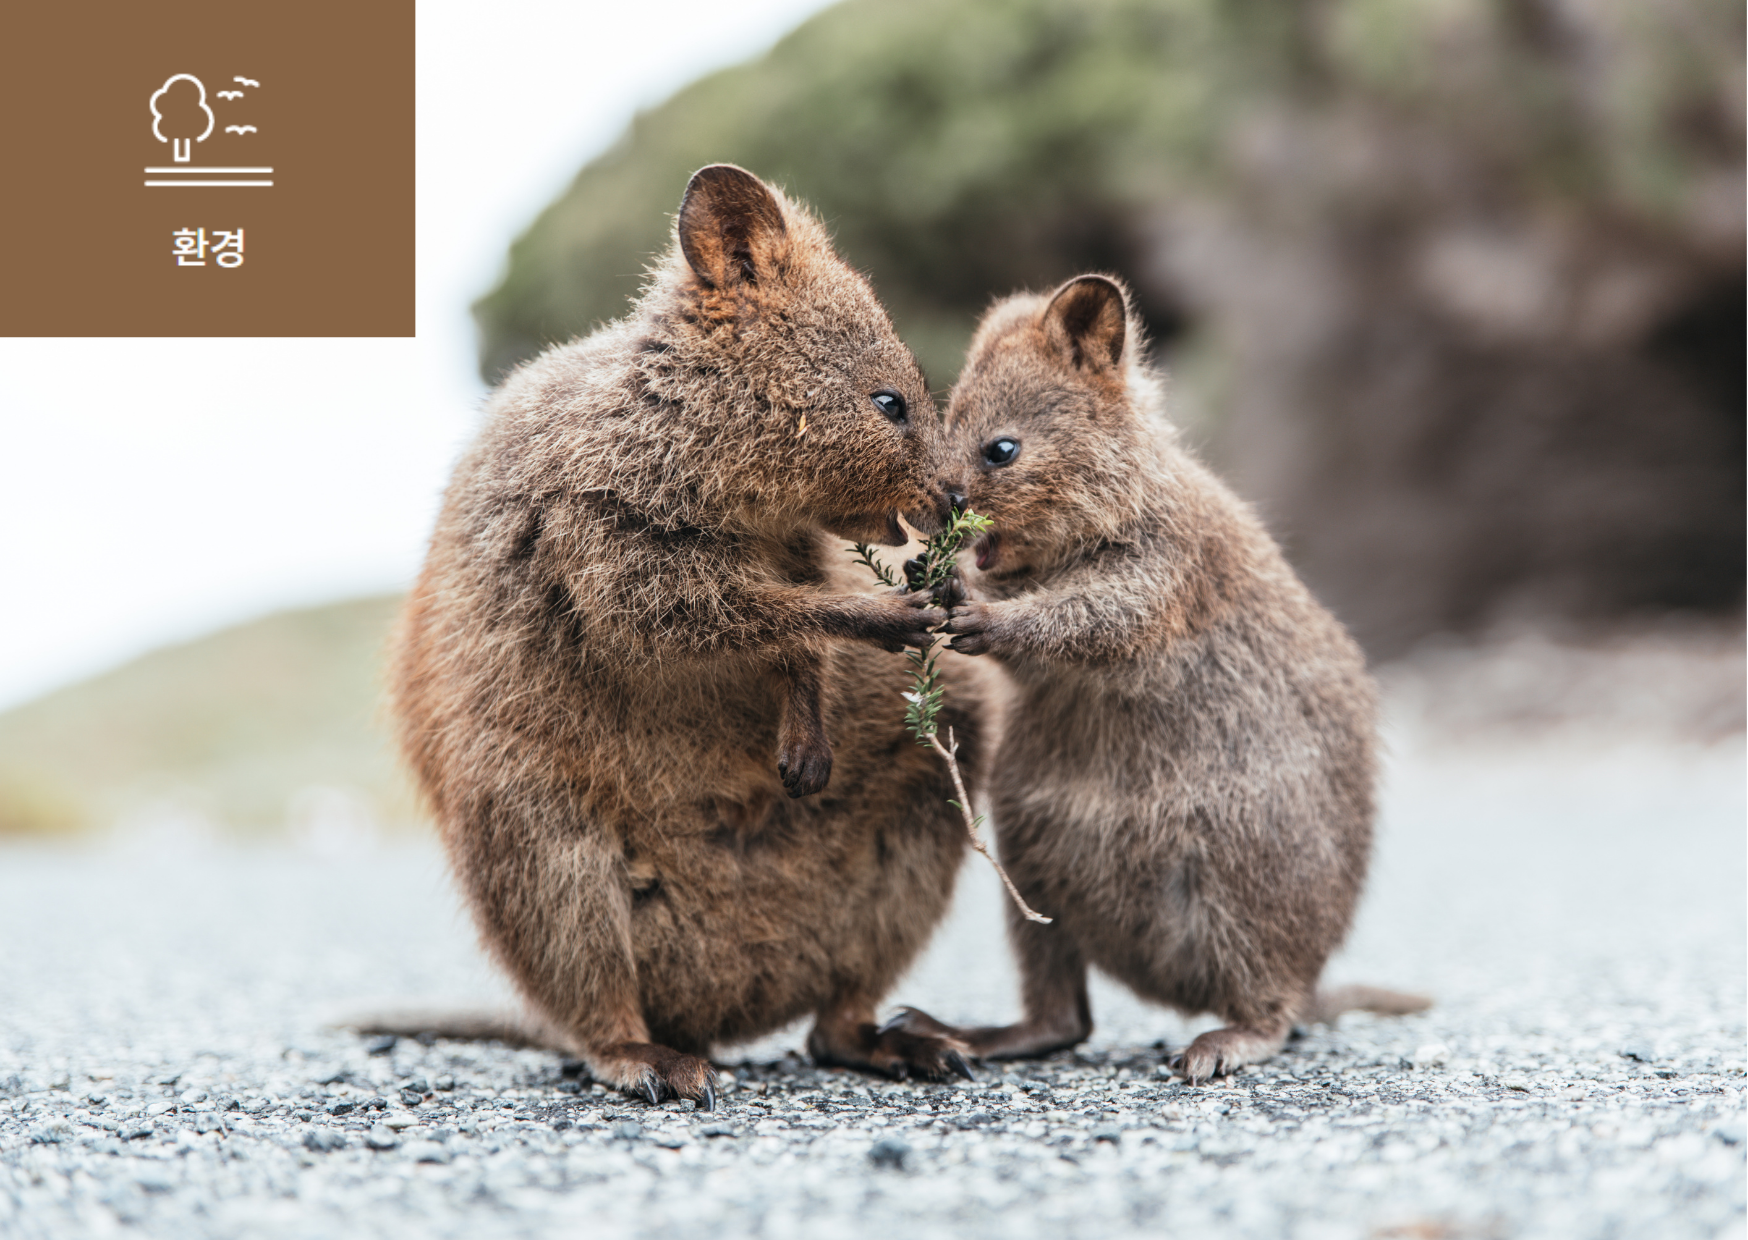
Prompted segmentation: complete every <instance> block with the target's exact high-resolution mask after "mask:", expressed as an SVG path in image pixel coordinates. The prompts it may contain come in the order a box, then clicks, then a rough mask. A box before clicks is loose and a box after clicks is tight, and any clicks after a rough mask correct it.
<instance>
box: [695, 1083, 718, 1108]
mask: <svg viewBox="0 0 1748 1240" xmlns="http://www.w3.org/2000/svg"><path fill="white" fill-rule="evenodd" d="M698 1109H699V1110H700V1111H714V1110H716V1086H715V1085H713V1084H711V1083H710V1082H709V1081H705V1082H704V1097H703V1098H701V1099H700V1100H699V1102H698Z"/></svg>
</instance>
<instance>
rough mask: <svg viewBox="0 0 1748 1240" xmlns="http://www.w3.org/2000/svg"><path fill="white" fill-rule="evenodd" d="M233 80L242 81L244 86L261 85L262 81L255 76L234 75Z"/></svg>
mask: <svg viewBox="0 0 1748 1240" xmlns="http://www.w3.org/2000/svg"><path fill="white" fill-rule="evenodd" d="M231 81H233V82H241V83H242V84H243V85H244V86H259V85H261V83H259V82H257V81H256V80H255V79H254V78H246V77H234V78H232V79H231Z"/></svg>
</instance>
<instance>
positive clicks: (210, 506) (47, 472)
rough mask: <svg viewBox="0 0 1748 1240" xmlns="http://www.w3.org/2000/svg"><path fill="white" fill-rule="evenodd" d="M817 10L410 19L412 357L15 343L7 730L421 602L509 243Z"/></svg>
mask: <svg viewBox="0 0 1748 1240" xmlns="http://www.w3.org/2000/svg"><path fill="white" fill-rule="evenodd" d="M823 7H825V0H737V3H735V4H722V3H720V2H707V0H640V2H639V3H637V4H625V3H617V4H600V3H579V2H577V0H569V2H564V0H553V2H548V0H499V2H498V3H496V4H493V5H491V6H489V7H483V8H482V7H481V6H479V5H477V4H466V3H456V2H454V0H420V2H419V6H418V91H419V114H418V134H419V137H418V143H419V149H418V165H419V174H418V175H419V182H418V189H419V198H418V210H419V217H418V280H419V285H418V336H417V338H416V339H412V340H247V339H224V340H101V339H96V340H17V339H0V531H3V532H0V583H4V584H3V585H0V600H3V601H4V606H0V709H4V708H5V707H7V706H10V705H13V704H15V703H17V702H20V701H24V700H26V699H28V698H31V697H34V696H36V695H38V694H40V693H42V692H44V691H46V690H48V689H52V688H54V687H56V686H57V685H60V684H63V683H66V682H69V681H73V680H77V679H81V678H83V677H85V676H88V675H90V674H92V673H94V672H99V671H102V670H104V669H105V668H107V667H110V666H113V665H115V664H117V663H120V662H123V661H125V660H126V659H128V658H131V657H132V656H134V655H136V654H139V653H141V652H143V651H145V650H148V649H151V648H152V647H154V646H157V645H161V644H163V643H165V642H168V641H177V640H182V639H186V638H190V637H195V636H198V635H200V634H202V633H205V632H209V631H211V630H213V629H215V628H219V627H222V626H224V625H226V624H230V623H234V622H236V621H239V620H244V619H248V618H250V617H252V616H256V615H260V614H262V613H264V612H268V611H271V610H274V609H276V608H279V607H284V606H288V605H294V604H306V603H318V602H325V601H328V600H332V599H337V598H344V597H348V596H351V595H357V594H362V593H370V592H376V591H383V590H393V589H400V588H403V587H405V586H406V585H407V584H408V583H409V582H410V581H411V580H412V577H413V575H414V573H415V572H416V571H417V569H418V565H419V561H420V558H421V556H422V554H423V551H424V541H425V538H426V536H427V534H428V533H429V531H430V526H431V522H432V520H433V518H434V516H435V512H436V503H437V498H438V494H439V492H440V490H441V488H442V486H443V483H444V481H445V479H446V477H447V474H448V471H449V467H450V464H451V463H452V462H453V460H454V459H455V455H456V453H457V452H458V451H459V449H460V447H461V445H462V444H463V442H465V440H466V438H467V437H468V436H469V434H470V433H471V431H472V428H473V426H474V419H475V416H476V410H477V409H478V406H479V403H480V401H481V399H482V397H483V395H484V391H483V389H482V387H481V385H480V383H479V380H478V378H477V376H476V372H475V369H474V367H475V352H474V336H473V326H472V321H471V320H470V318H469V317H468V313H467V307H468V304H469V303H470V302H471V301H472V300H473V299H474V298H475V297H477V296H478V295H479V294H480V293H482V292H484V291H485V290H486V289H487V288H488V287H489V286H490V285H491V283H492V281H493V279H494V277H495V276H496V274H497V272H498V270H499V268H500V265H501V264H502V262H503V258H504V253H505V250H506V247H507V246H508V243H509V241H510V239H511V238H512V237H513V236H514V235H515V234H516V233H518V232H519V231H521V229H522V228H523V227H525V226H526V225H527V223H528V222H529V221H530V220H531V219H532V218H533V216H534V214H535V213H536V212H538V211H539V209H540V208H541V207H542V206H544V205H545V204H546V203H547V202H548V201H550V200H551V199H552V198H553V197H554V196H555V195H556V194H557V193H558V192H559V191H560V190H562V189H563V188H564V186H565V184H566V183H567V182H568V181H569V180H570V178H571V177H572V176H573V175H574V174H575V173H576V170H577V169H578V168H579V167H581V166H582V164H583V163H584V162H585V161H586V160H587V159H588V158H589V157H590V156H592V155H594V154H595V153H597V152H598V151H600V150H602V149H604V148H605V147H606V146H607V145H608V144H609V143H610V142H611V141H612V140H613V139H614V138H615V137H617V136H618V134H619V133H620V131H621V130H622V129H623V128H624V126H625V125H626V123H627V122H628V121H629V120H630V119H631V116H632V113H633V112H635V111H636V110H637V109H639V108H644V107H648V106H650V105H652V104H654V103H658V102H660V101H661V100H662V99H663V98H665V97H666V96H668V95H669V94H671V93H672V92H673V91H674V90H676V89H678V88H679V87H681V86H683V85H685V84H686V83H687V82H689V81H691V80H692V79H693V78H696V77H697V76H699V75H700V74H701V73H704V72H706V71H708V70H711V69H715V68H719V67H721V66H723V65H727V64H732V63H734V62H736V61H739V60H743V59H745V58H747V57H748V56H751V55H754V54H756V53H758V52H760V51H762V50H763V49H764V48H766V47H768V46H770V44H772V43H773V42H775V41H776V40H777V39H778V38H779V37H781V36H782V35H783V34H784V33H785V32H786V31H788V30H790V29H791V28H793V27H794V26H795V25H797V24H798V23H799V22H800V21H801V20H802V19H803V18H805V17H806V16H808V15H809V14H811V13H813V12H814V11H816V10H818V9H821V8H823ZM680 188H681V187H678V186H676V187H675V193H676V196H677V195H678V193H679V189H680ZM676 202H677V197H676Z"/></svg>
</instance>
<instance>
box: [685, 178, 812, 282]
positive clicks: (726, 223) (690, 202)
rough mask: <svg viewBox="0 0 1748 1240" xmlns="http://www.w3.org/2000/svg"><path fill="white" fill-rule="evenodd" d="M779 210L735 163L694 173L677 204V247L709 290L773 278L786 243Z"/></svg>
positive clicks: (759, 183)
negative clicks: (678, 209)
mask: <svg viewBox="0 0 1748 1240" xmlns="http://www.w3.org/2000/svg"><path fill="white" fill-rule="evenodd" d="M788 231H789V230H788V227H787V226H786V225H785V224H784V223H783V208H782V207H780V206H778V205H777V199H776V198H775V197H774V196H773V195H772V193H771V191H770V190H769V189H768V188H766V186H765V183H764V182H763V181H761V180H759V178H758V177H756V176H754V175H753V174H752V173H750V172H748V171H747V170H746V169H745V168H737V167H735V166H734V165H733V164H711V165H710V166H709V167H708V168H700V169H698V171H697V172H694V173H693V174H692V180H691V181H690V182H689V183H688V184H687V185H686V198H685V200H684V201H683V202H681V203H680V249H681V251H682V252H684V254H685V255H686V261H687V262H688V263H690V264H691V265H692V270H693V272H694V273H696V275H697V276H698V278H699V279H700V280H702V281H704V283H705V284H707V285H709V286H710V287H711V288H726V287H727V286H729V285H730V284H733V283H734V282H735V281H737V280H739V281H743V282H745V283H748V284H757V283H758V282H759V281H761V280H764V279H766V278H768V277H770V276H771V275H773V274H775V271H776V268H777V264H778V263H779V262H780V261H781V260H782V257H783V254H784V251H785V250H786V249H787V243H788Z"/></svg>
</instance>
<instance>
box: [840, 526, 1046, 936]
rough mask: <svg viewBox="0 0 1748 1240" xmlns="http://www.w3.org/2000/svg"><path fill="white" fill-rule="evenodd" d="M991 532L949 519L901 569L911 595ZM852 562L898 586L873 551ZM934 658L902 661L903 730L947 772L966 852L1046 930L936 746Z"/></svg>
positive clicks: (954, 751) (955, 745)
mask: <svg viewBox="0 0 1748 1240" xmlns="http://www.w3.org/2000/svg"><path fill="white" fill-rule="evenodd" d="M994 526H995V522H993V521H991V520H990V519H989V518H988V517H980V516H978V515H977V514H976V513H975V512H972V511H971V510H970V509H966V510H965V511H963V512H956V513H954V514H953V519H952V520H951V521H949V522H947V527H946V528H945V529H943V530H942V531H941V532H940V533H938V534H936V535H935V536H934V537H933V538H930V539H929V540H928V542H927V544H926V545H925V546H924V547H923V553H922V554H921V555H919V556H918V557H917V558H916V559H914V560H911V561H909V562H908V563H907V564H905V566H904V577H905V581H906V583H907V584H908V585H909V586H910V588H911V589H912V590H932V589H934V588H935V587H936V586H938V585H940V584H941V583H942V582H944V581H946V580H947V578H948V577H949V576H950V575H951V574H952V572H953V561H954V559H955V558H956V557H957V556H958V554H959V549H960V548H961V547H963V546H964V545H965V543H966V541H967V540H968V539H972V538H976V537H978V536H980V535H983V534H987V533H988V532H989V531H990V530H991V529H992V528H994ZM855 561H856V563H858V564H861V565H864V566H865V567H866V568H867V569H868V571H869V572H871V573H873V574H874V576H875V577H877V578H879V579H880V581H882V582H884V583H885V584H886V585H889V586H892V587H894V588H896V587H897V586H898V579H897V578H896V577H894V576H893V575H892V570H891V569H889V568H887V567H886V565H884V564H882V563H881V562H880V560H879V559H878V558H877V557H876V556H875V554H874V549H873V548H872V547H870V546H869V545H868V544H867V543H857V544H856V554H855ZM939 653H940V652H939V650H938V649H937V648H936V647H935V645H934V644H933V643H930V645H929V648H928V649H927V650H912V651H909V652H907V653H906V656H905V657H906V658H907V659H908V660H909V662H910V692H908V693H906V694H905V695H904V700H905V701H907V702H909V703H910V706H909V707H908V708H907V709H906V710H905V712H904V726H905V727H907V728H909V729H910V734H911V735H912V736H914V737H916V743H917V744H919V745H922V746H924V747H925V748H929V749H933V750H934V751H935V752H936V753H938V754H940V755H941V760H942V761H943V762H945V763H946V764H947V770H948V771H949V772H951V774H952V776H953V787H954V788H956V789H957V790H958V792H959V798H960V799H959V800H949V801H948V802H947V804H948V805H951V806H952V807H953V808H954V809H956V810H958V811H959V814H960V816H961V817H963V818H964V819H965V833H966V834H967V835H969V836H970V837H971V846H972V847H973V848H975V849H976V850H977V851H978V852H980V853H982V854H983V856H984V858H985V859H986V860H987V861H988V862H989V864H990V865H992V866H994V867H995V872H996V873H997V874H998V875H1000V876H1001V881H1002V885H1003V886H1004V887H1006V888H1007V892H1008V898H1009V899H1011V900H1012V901H1013V902H1014V905H1015V907H1017V908H1018V909H1019V910H1020V912H1021V914H1022V915H1023V916H1024V917H1025V918H1026V920H1027V921H1035V922H1037V923H1038V924H1039V925H1045V926H1047V925H1049V924H1050V918H1048V917H1046V916H1044V915H1043V914H1042V913H1040V912H1038V911H1037V910H1036V909H1034V908H1033V907H1032V906H1031V905H1029V904H1027V903H1026V900H1025V897H1024V896H1022V895H1020V889H1019V888H1018V887H1016V886H1014V880H1013V879H1011V878H1009V877H1008V872H1007V871H1006V870H1004V869H1002V865H1001V862H999V861H997V860H996V859H995V854H994V853H992V852H990V851H989V846H988V845H987V844H985V843H984V842H983V837H982V836H981V835H980V834H979V833H978V831H979V828H981V827H982V826H983V815H982V814H977V815H973V814H972V813H971V797H970V796H969V795H968V794H967V793H966V791H965V780H964V777H963V776H961V775H960V773H959V758H958V754H959V742H958V741H957V740H955V739H954V738H953V729H952V728H948V729H947V743H946V744H945V745H943V744H942V743H941V738H940V736H939V735H938V733H937V727H938V725H937V723H936V720H937V719H938V718H939V716H940V713H941V701H942V699H943V698H944V697H946V694H947V689H946V686H945V685H943V684H942V683H941V675H940V672H939V671H937V670H936V668H935V659H936V657H937V656H938V654H939Z"/></svg>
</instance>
